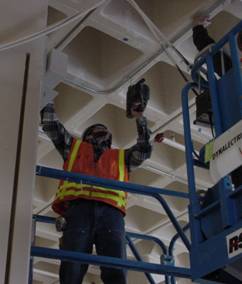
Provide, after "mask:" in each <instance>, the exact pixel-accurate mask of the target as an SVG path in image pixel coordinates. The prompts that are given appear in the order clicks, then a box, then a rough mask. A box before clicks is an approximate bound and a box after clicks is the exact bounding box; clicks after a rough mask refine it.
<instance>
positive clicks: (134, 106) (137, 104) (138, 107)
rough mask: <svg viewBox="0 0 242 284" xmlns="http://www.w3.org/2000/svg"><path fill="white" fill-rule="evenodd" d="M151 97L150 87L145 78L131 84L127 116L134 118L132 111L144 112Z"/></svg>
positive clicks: (127, 99)
mask: <svg viewBox="0 0 242 284" xmlns="http://www.w3.org/2000/svg"><path fill="white" fill-rule="evenodd" d="M149 99H150V89H149V87H148V85H146V84H145V79H141V80H140V81H139V82H138V83H136V84H135V85H131V86H129V88H128V92H127V97H126V116H127V117H128V118H133V115H132V112H131V110H133V111H136V112H143V111H144V110H145V108H146V106H147V103H148V100H149Z"/></svg>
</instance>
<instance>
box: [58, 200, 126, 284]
mask: <svg viewBox="0 0 242 284" xmlns="http://www.w3.org/2000/svg"><path fill="white" fill-rule="evenodd" d="M65 219H66V221H67V224H66V227H65V229H64V231H63V236H62V238H61V243H60V248H61V249H64V250H70V251H76V252H85V253H90V254H91V253H92V249H93V244H95V247H96V252H97V254H98V255H105V256H112V257H118V258H125V256H126V250H125V229H124V218H123V214H122V212H121V211H120V210H118V209H116V208H115V207H113V206H111V205H108V204H105V203H103V202H98V201H92V200H84V199H80V200H78V201H74V202H73V203H72V205H71V206H70V208H69V209H68V210H67V212H66V214H65ZM100 268H101V279H102V281H103V282H104V284H126V271H125V270H122V269H114V268H108V267H100ZM87 269H88V265H87V264H80V263H77V262H76V263H75V262H67V261H62V263H61V266H60V284H80V283H82V280H83V277H84V275H85V274H86V272H87Z"/></svg>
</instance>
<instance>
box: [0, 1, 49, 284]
mask: <svg viewBox="0 0 242 284" xmlns="http://www.w3.org/2000/svg"><path fill="white" fill-rule="evenodd" d="M46 11H47V2H46V1H45V0H41V1H30V0H22V1H21V2H20V1H17V0H10V1H1V3H0V19H1V25H0V42H1V43H5V42H10V41H13V40H16V39H18V38H20V37H22V36H24V35H28V34H30V33H33V32H35V31H38V30H40V29H42V28H44V27H45V25H46ZM44 41H45V39H41V40H38V41H36V42H34V43H31V44H28V45H25V46H21V47H19V48H15V49H11V50H7V51H2V52H1V51H0V94H1V103H0V196H1V198H0V283H1V284H3V283H4V284H8V283H12V284H16V283H21V284H24V283H27V279H28V266H29V253H30V245H29V244H30V238H31V214H32V191H33V182H34V178H35V173H34V169H35V160H36V140H37V139H36V136H37V124H38V119H39V114H38V113H39V97H40V82H41V81H40V78H41V76H42V72H43V69H42V68H43V59H44V57H43V51H44ZM26 52H30V54H31V57H30V76H29V83H28V90H27V100H26V109H25V120H24V128H23V141H22V150H21V161H20V171H19V181H18V186H17V191H18V194H17V206H16V214H15V222H14V232H13V246H12V251H11V262H10V266H9V268H10V278H9V281H7V282H5V271H6V259H7V250H8V242H9V222H10V212H11V207H12V205H11V203H12V193H13V183H14V170H15V160H16V149H17V137H18V128H19V116H20V104H21V97H22V85H23V76H24V65H25V54H26Z"/></svg>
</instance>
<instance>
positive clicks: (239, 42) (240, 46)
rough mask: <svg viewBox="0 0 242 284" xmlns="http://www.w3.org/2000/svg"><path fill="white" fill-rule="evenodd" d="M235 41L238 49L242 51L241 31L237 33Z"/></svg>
mask: <svg viewBox="0 0 242 284" xmlns="http://www.w3.org/2000/svg"><path fill="white" fill-rule="evenodd" d="M237 42H238V47H239V50H240V51H241V52H242V31H240V32H239V33H238V37H237Z"/></svg>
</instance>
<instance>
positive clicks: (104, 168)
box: [52, 139, 128, 215]
mask: <svg viewBox="0 0 242 284" xmlns="http://www.w3.org/2000/svg"><path fill="white" fill-rule="evenodd" d="M63 169H64V170H65V171H69V172H73V173H82V174H86V175H91V176H96V177H101V178H110V179H115V180H119V181H128V170H127V168H126V166H125V158H124V150H122V149H108V150H106V151H105V152H103V153H102V155H101V156H100V158H99V160H98V161H97V162H95V161H94V150H93V146H92V144H90V143H87V142H82V141H81V140H80V139H74V141H73V143H72V147H71V151H70V154H69V157H68V159H67V160H66V161H65V163H64V166H63ZM79 198H84V199H89V200H96V201H101V202H104V203H107V204H110V205H112V206H114V207H116V208H118V209H120V210H121V211H122V212H123V213H124V214H125V207H126V203H127V193H126V192H124V191H121V190H114V189H110V188H104V187H101V186H96V185H89V184H81V183H75V182H69V181H63V180H61V181H60V184H59V188H58V191H57V193H56V197H55V200H54V202H53V204H52V209H53V210H54V211H55V212H56V213H58V214H60V215H63V213H64V212H65V210H66V209H67V202H66V201H70V200H75V199H79Z"/></svg>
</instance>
